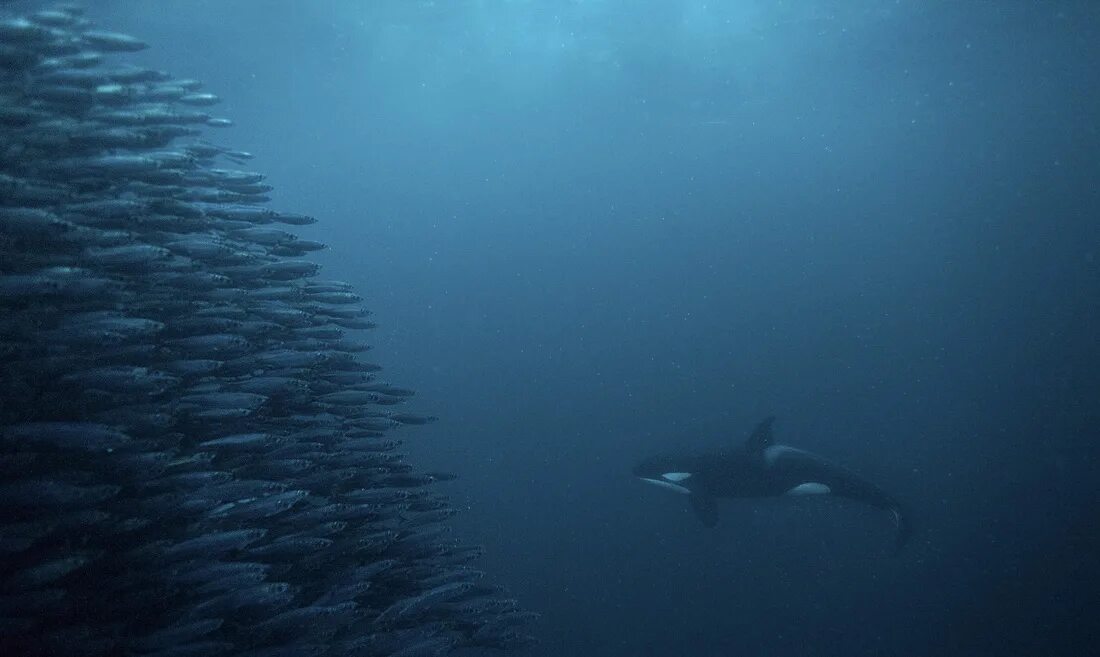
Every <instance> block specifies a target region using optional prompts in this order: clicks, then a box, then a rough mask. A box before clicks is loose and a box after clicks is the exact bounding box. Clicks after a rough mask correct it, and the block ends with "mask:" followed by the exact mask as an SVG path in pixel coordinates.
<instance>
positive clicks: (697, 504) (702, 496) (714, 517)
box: [688, 493, 718, 527]
mask: <svg viewBox="0 0 1100 657" xmlns="http://www.w3.org/2000/svg"><path fill="white" fill-rule="evenodd" d="M688 501H690V502H691V510H692V511H694V512H695V517H697V518H699V520H700V521H701V522H702V523H703V526H704V527H713V526H715V525H717V524H718V504H717V503H716V502H715V501H714V498H713V497H712V496H710V495H707V494H706V493H692V494H691V495H688Z"/></svg>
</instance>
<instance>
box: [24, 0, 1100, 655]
mask: <svg viewBox="0 0 1100 657" xmlns="http://www.w3.org/2000/svg"><path fill="white" fill-rule="evenodd" d="M11 4H12V6H14V7H16V8H19V7H21V6H27V5H31V4H32V3H18V2H16V3H11ZM88 4H89V16H90V17H91V18H93V19H94V20H96V21H97V22H98V23H99V24H100V25H101V26H102V27H103V28H105V29H116V30H119V31H124V32H129V33H132V34H135V35H137V36H139V37H141V38H143V39H146V40H148V41H149V42H150V43H152V44H153V48H152V49H150V50H148V51H146V52H144V53H140V54H139V55H138V56H136V57H134V58H133V61H138V62H141V63H145V64H152V65H154V66H156V67H158V68H164V69H167V70H170V71H171V72H172V73H174V74H176V75H181V76H192V77H195V78H198V79H201V80H203V81H205V82H206V83H207V88H208V89H209V90H210V91H213V92H215V93H218V94H220V95H222V97H223V98H224V99H225V102H224V103H223V105H221V106H220V107H219V108H218V110H219V113H220V114H224V115H225V116H228V117H231V118H233V119H234V120H236V121H237V122H238V127H236V128H234V129H231V130H228V131H225V132H219V133H217V134H216V135H215V137H216V138H217V140H218V141H220V142H222V143H226V144H228V145H231V146H234V147H238V148H243V149H245V150H250V151H254V152H255V153H256V154H257V159H256V161H255V168H256V169H258V170H261V171H264V172H266V173H268V174H269V180H270V182H272V183H273V184H274V185H275V186H276V190H277V191H276V194H275V197H276V198H275V205H276V206H277V207H278V208H280V209H284V210H289V211H301V212H308V213H310V214H314V215H317V216H318V217H319V218H320V219H321V220H322V221H321V223H320V224H318V225H316V226H312V227H309V228H307V229H305V230H303V235H305V236H308V237H311V238H314V239H320V240H322V241H325V242H327V243H329V244H330V245H331V248H330V249H329V250H328V251H326V252H324V253H322V254H320V261H321V262H323V263H324V265H325V270H324V271H325V276H326V277H331V278H338V279H344V280H348V281H351V282H353V283H355V285H356V287H357V289H358V290H359V291H360V292H361V293H362V294H363V295H364V296H366V297H367V299H368V302H369V305H371V307H372V308H373V309H374V310H375V312H376V318H377V320H378V322H379V323H380V328H379V329H377V330H376V331H375V332H374V334H373V335H372V336H371V337H372V339H373V340H374V341H375V344H376V347H375V349H376V351H375V360H376V361H377V362H379V363H381V364H383V365H384V366H385V367H386V368H387V378H388V379H390V380H392V381H394V382H395V383H398V384H401V385H408V386H411V387H414V388H416V389H417V390H418V393H419V394H418V397H417V398H416V401H415V406H416V409H415V410H420V411H429V412H432V413H434V414H437V415H439V416H440V417H441V418H442V419H441V421H440V422H438V423H436V424H434V425H431V426H429V427H426V428H424V429H422V430H417V431H415V432H409V434H408V443H407V451H408V453H409V454H410V456H411V460H412V462H413V463H414V464H416V465H418V466H420V467H422V468H424V469H444V470H450V471H454V472H457V473H458V474H460V475H461V478H460V479H459V480H458V481H457V482H455V483H453V484H447V486H448V491H449V493H450V494H451V495H452V496H453V498H454V499H455V501H456V502H458V504H459V505H460V506H461V507H462V508H463V509H464V513H462V514H461V515H460V516H458V517H457V518H456V520H455V522H454V526H455V531H456V532H459V533H461V534H463V535H465V536H466V537H469V538H472V539H473V540H475V541H477V542H480V543H482V544H484V545H485V546H486V548H487V557H486V558H485V559H484V560H483V562H482V568H483V569H485V570H487V571H489V573H490V576H491V578H492V579H494V580H497V581H503V582H507V583H508V584H509V586H510V588H511V589H512V590H513V592H514V594H515V595H516V596H517V597H518V598H520V599H521V601H522V602H523V604H524V605H525V607H526V608H528V609H531V610H535V611H539V612H541V613H542V614H543V619H542V621H541V622H540V623H539V625H538V627H537V628H536V631H537V632H538V634H539V635H540V637H541V639H542V644H541V645H540V646H538V647H536V648H534V649H532V650H529V651H528V654H531V655H539V656H543V655H546V656H549V655H580V654H583V655H591V656H611V655H621V656H626V655H631V656H637V655H668V654H681V655H733V654H737V655H800V656H818V655H821V656H834V655H836V656H841V655H844V656H849V655H932V654H937V655H940V654H942V655H1001V656H1005V655H1029V656H1030V655H1038V654H1042V655H1075V656H1079V655H1088V654H1096V652H1097V651H1098V650H1100V648H1098V641H1100V636H1098V630H1097V624H1096V618H1098V617H1100V565H1098V561H1097V555H1098V554H1100V511H1098V508H1100V507H1098V505H1097V502H1098V500H1100V478H1098V477H1097V475H1096V467H1097V457H1098V455H1100V442H1098V437H1100V436H1098V433H1100V432H1098V427H1100V367H1098V365H1100V340H1098V339H1097V336H1098V329H1100V261H1098V259H1100V133H1098V117H1100V6H1097V5H1096V3H1093V2H1085V1H1082V2H1023V1H1004V2H1001V1H998V2H992V1H989V2H979V1H974V2H954V1H946V0H943V1H931V2H916V1H911V0H898V1H895V0H851V1H849V0H834V1H831V2H830V1H825V0H814V1H810V0H806V1H802V2H765V1H763V0H743V1H736V2H735V1H732V0H725V1H723V0H714V1H712V2H701V1H698V0H572V1H565V0H561V1H551V0H547V1H545V2H540V1H534V0H531V1H520V0H512V1H508V0H478V1H475V0H448V1H437V2H415V1H412V0H318V1H316V2H313V1H310V2H305V1H292V0H230V1H226V0H157V1H156V2H151V1H149V2H135V1H133V0H96V1H94V2H89V3H88ZM772 413H774V414H776V415H778V416H779V421H778V424H777V431H778V437H779V440H780V441H781V442H786V443H789V444H792V445H795V446H798V447H803V448H806V449H810V450H813V451H816V452H819V453H821V454H823V455H826V456H828V457H830V458H832V459H834V460H837V461H839V462H842V463H844V464H846V465H848V466H850V467H852V468H853V469H856V470H857V471H859V472H861V473H863V474H865V475H866V476H867V477H869V478H870V479H872V480H874V481H876V482H878V483H880V484H881V485H882V486H884V487H885V488H887V489H888V490H890V491H892V492H893V493H894V494H895V495H897V496H899V497H901V498H902V499H904V500H905V501H906V502H907V503H908V505H909V506H910V507H911V508H912V510H913V512H914V523H915V528H916V532H915V535H914V539H913V541H912V543H911V545H910V546H909V548H908V549H907V550H906V551H905V552H903V553H902V555H901V556H899V557H897V558H891V557H889V556H887V555H886V545H887V544H888V543H889V540H890V537H889V534H890V532H889V522H888V520H887V519H886V518H885V517H883V516H882V514H880V513H876V512H874V511H871V510H867V509H863V508H860V507H855V506H844V505H840V504H836V503H830V502H829V501H826V500H805V501H801V502H798V503H786V502H770V503H769V502H764V503H759V502H752V503H750V502H743V503H734V502H728V503H726V504H725V505H724V507H723V509H722V517H721V522H720V524H719V526H718V527H717V528H715V529H714V530H707V529H705V528H703V527H702V526H701V525H700V524H699V523H698V522H697V521H696V520H695V519H694V517H692V515H691V514H690V512H689V511H688V509H687V507H686V505H685V504H684V501H683V500H682V499H680V498H678V497H676V496H672V495H667V494H665V493H663V492H661V491H659V490H657V489H655V488H652V487H646V486H643V485H642V484H640V483H637V482H636V481H634V480H632V478H631V477H630V468H631V466H632V465H633V464H634V463H635V462H636V461H637V460H639V459H640V458H642V457H644V456H646V455H648V454H650V453H652V452H655V451H661V450H667V449H677V448H682V449H702V448H706V447H714V446H721V445H724V444H731V443H735V442H737V441H740V440H742V439H743V438H744V437H745V436H746V435H747V433H748V432H749V430H750V429H751V427H752V425H753V424H754V423H755V422H756V421H758V420H759V419H760V418H762V417H763V416H764V415H767V414H772Z"/></svg>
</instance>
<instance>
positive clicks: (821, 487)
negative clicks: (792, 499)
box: [786, 481, 833, 495]
mask: <svg viewBox="0 0 1100 657" xmlns="http://www.w3.org/2000/svg"><path fill="white" fill-rule="evenodd" d="M831 492H833V491H832V489H831V488H829V487H828V486H826V485H825V484H821V483H818V482H816V481H807V482H806V483H804V484H799V485H797V486H795V487H794V488H792V489H790V490H789V491H787V492H786V494H787V495H828V494H829V493H831Z"/></svg>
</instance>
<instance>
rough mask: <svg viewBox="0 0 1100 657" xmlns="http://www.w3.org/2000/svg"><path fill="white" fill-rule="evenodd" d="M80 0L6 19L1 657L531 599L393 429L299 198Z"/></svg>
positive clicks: (377, 626) (312, 651)
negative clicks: (294, 202) (470, 533)
mask: <svg viewBox="0 0 1100 657" xmlns="http://www.w3.org/2000/svg"><path fill="white" fill-rule="evenodd" d="M145 47H146V44H145V43H143V42H141V41H140V40H138V39H136V38H134V37H131V36H128V35H123V34H118V33H114V32H109V31H103V30H101V29H98V28H97V27H95V26H94V25H92V24H91V22H90V21H89V20H88V19H87V18H86V17H85V16H84V14H83V12H82V10H81V9H80V8H78V7H74V6H61V7H59V8H55V9H50V10H45V11H39V12H37V13H33V14H30V15H26V16H6V17H0V358H2V363H3V370H2V373H0V654H4V655H9V654H10V655H16V654H18V655H28V656H33V655H59V656H67V655H73V656H78V655H79V656H87V657H93V656H100V655H103V656H109V655H134V656H144V657H185V656H192V655H194V656H199V655H201V656H204V657H205V656H214V655H248V656H252V657H283V656H286V657H291V656H293V657H313V656H327V655H334V656H335V655H341V656H342V655H364V656H379V657H382V656H392V657H423V656H428V655H441V654H445V653H447V652H450V651H451V650H454V649H456V648H465V647H495V648H512V647H518V646H524V645H528V644H529V643H531V642H532V641H533V639H532V638H531V637H530V636H528V633H527V632H528V628H529V627H530V623H531V621H532V619H533V618H534V616H535V615H534V614H532V613H529V612H524V611H522V610H520V609H519V608H518V607H517V604H516V602H515V600H513V599H512V598H511V597H509V595H508V593H507V592H506V591H505V589H503V588H502V587H500V586H497V585H494V584H491V583H487V582H486V581H485V580H484V579H483V573H482V572H480V571H479V570H476V569H475V568H474V566H473V565H472V564H473V562H474V561H476V559H477V558H478V557H479V555H480V553H481V549H480V548H479V547H477V546H469V545H464V544H462V543H460V542H458V541H456V540H455V539H453V538H451V537H449V535H448V525H447V523H446V521H447V519H448V518H450V517H451V516H452V514H453V513H454V510H453V509H452V507H451V506H450V505H449V504H448V502H447V500H446V499H445V498H444V497H443V496H441V495H439V494H437V493H435V492H433V491H432V487H431V485H432V483H433V482H436V481H440V480H444V479H449V478H451V475H447V474H444V473H425V472H419V471H417V470H415V469H413V468H412V467H411V466H410V465H409V464H408V463H406V462H405V460H404V458H403V456H402V455H401V454H399V453H398V452H396V451H395V449H397V448H398V446H399V444H400V441H398V440H396V439H394V438H391V437H390V432H391V431H392V430H395V429H398V428H399V427H402V426H404V425H417V424H424V423H426V422H430V421H432V420H434V418H432V417H430V416H425V415H417V414H413V413H408V412H403V411H401V410H399V409H401V408H402V406H400V404H402V403H403V402H405V401H406V400H407V398H408V397H409V396H411V395H412V391H410V390H407V389H404V388H400V387H398V386H395V385H392V384H389V383H386V382H384V381H382V380H380V379H379V375H378V371H379V369H380V368H379V367H378V366H376V365H373V364H371V363H369V362H366V361H364V360H361V354H362V353H363V352H365V351H367V350H368V349H369V346H368V345H367V344H366V343H364V342H362V341H361V339H360V338H359V337H358V336H361V335H362V333H361V331H362V330H364V329H370V328H371V327H372V326H373V324H372V323H371V321H370V319H369V317H368V316H369V313H368V311H366V310H364V309H363V308H362V307H361V306H360V303H361V302H362V299H361V298H360V297H359V296H358V295H357V294H356V293H355V291H354V290H353V289H352V287H351V286H350V285H348V284H347V283H343V282H340V281H330V280H320V279H318V278H316V277H315V276H316V274H317V271H318V266H317V265H316V264H314V263H312V262H310V261H308V260H303V259H301V258H303V257H307V256H308V254H309V253H310V252H313V251H317V250H319V249H322V248H324V245H322V244H320V243H317V242H313V241H309V240H305V239H301V238H298V237H297V236H296V235H295V234H294V233H293V232H292V227H293V226H301V225H305V224H309V223H312V222H313V221H314V220H313V219H312V218H311V217H308V216H303V215H300V214H292V213H287V212H280V211H278V210H274V209H270V208H268V207H266V206H265V205H264V203H265V202H266V201H268V196H267V194H268V192H269V191H270V189H271V188H270V187H269V186H268V185H267V184H265V183H264V176H263V175H261V174H259V173H254V172H251V171H247V170H242V169H240V168H238V167H242V166H245V163H246V162H247V161H248V160H249V159H250V158H251V155H249V154H248V153H244V152H240V151H235V150H233V149H231V148H227V147H223V146H220V145H217V144H215V143H212V142H210V141H207V140H206V137H207V135H208V133H210V132H212V131H215V130H217V129H220V128H224V127H227V126H229V125H231V122H230V121H229V120H227V119H224V118H221V117H217V116H214V115H212V114H210V113H209V108H210V107H212V106H214V105H215V104H217V102H218V98H217V97H216V96H215V95H213V94H211V93H208V92H206V91H204V90H203V89H202V85H201V84H200V83H199V82H197V81H195V80H188V79H177V78H173V77H171V76H170V75H168V74H167V73H164V72H161V71H158V70H150V69H148V68H142V67H138V66H132V65H125V64H119V63H116V62H115V61H114V59H115V58H117V57H120V56H122V57H124V56H125V53H127V52H132V51H138V50H141V49H144V48H145Z"/></svg>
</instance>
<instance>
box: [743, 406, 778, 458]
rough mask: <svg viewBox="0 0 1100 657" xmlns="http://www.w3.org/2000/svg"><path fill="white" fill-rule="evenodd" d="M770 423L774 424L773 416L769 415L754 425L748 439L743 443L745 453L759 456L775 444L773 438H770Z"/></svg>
mask: <svg viewBox="0 0 1100 657" xmlns="http://www.w3.org/2000/svg"><path fill="white" fill-rule="evenodd" d="M772 422H775V416H774V415H769V416H768V417H766V418H764V419H763V421H761V422H760V424H758V425H756V428H755V429H753V430H752V434H751V435H750V436H749V439H748V440H746V441H745V451H747V452H748V453H749V454H759V453H761V452H763V451H764V450H765V449H767V448H768V447H771V446H772V445H774V444H775V437H774V436H772Z"/></svg>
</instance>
